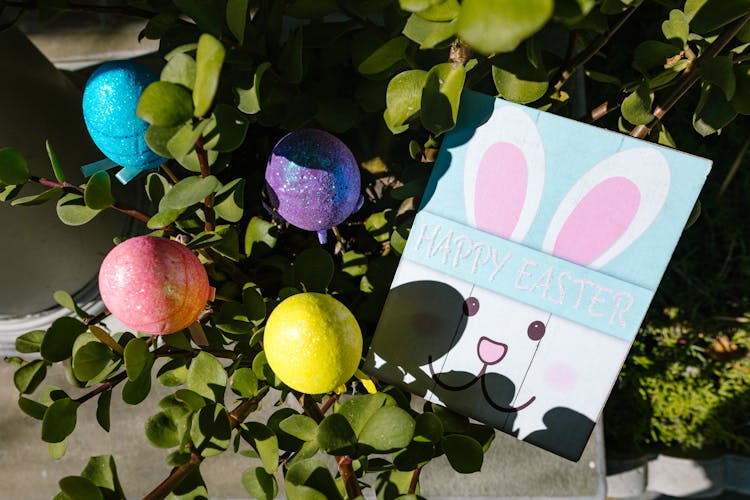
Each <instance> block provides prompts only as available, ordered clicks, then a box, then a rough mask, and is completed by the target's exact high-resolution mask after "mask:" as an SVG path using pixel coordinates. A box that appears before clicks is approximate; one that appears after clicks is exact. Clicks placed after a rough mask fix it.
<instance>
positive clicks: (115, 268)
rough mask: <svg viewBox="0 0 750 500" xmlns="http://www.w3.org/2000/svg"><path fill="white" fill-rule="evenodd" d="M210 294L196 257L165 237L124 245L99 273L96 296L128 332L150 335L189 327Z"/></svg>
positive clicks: (139, 239) (111, 254)
mask: <svg viewBox="0 0 750 500" xmlns="http://www.w3.org/2000/svg"><path fill="white" fill-rule="evenodd" d="M212 290H213V289H212V288H211V286H210V285H209V283H208V275H207V274H206V270H205V268H204V267H203V265H202V264H201V262H200V260H198V258H197V257H196V256H195V254H194V253H193V252H191V251H190V250H189V249H188V248H186V247H185V246H184V245H182V244H180V243H178V242H176V241H172V240H168V239H166V238H157V237H153V236H138V237H135V238H130V239H128V240H125V241H124V242H122V243H120V244H119V245H117V246H116V247H115V248H113V249H112V250H111V251H110V252H109V253H108V254H107V256H106V257H105V258H104V261H103V262H102V265H101V268H100V269H99V293H100V294H101V297H102V301H103V302H104V305H105V306H106V307H107V309H108V310H109V311H110V312H111V313H112V314H113V315H114V316H115V317H116V318H117V319H118V320H120V321H121V322H122V324H124V325H125V326H127V327H128V328H132V329H133V330H137V331H139V332H143V333H149V334H152V335H163V334H167V333H174V332H177V331H180V330H182V329H183V328H186V327H188V326H190V325H191V324H192V323H194V322H195V321H196V320H197V319H198V316H199V315H200V313H201V312H202V311H203V309H204V308H205V306H206V302H207V301H208V300H209V299H210V297H211V295H212Z"/></svg>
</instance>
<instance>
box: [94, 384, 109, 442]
mask: <svg viewBox="0 0 750 500" xmlns="http://www.w3.org/2000/svg"><path fill="white" fill-rule="evenodd" d="M111 403H112V391H104V392H103V393H101V395H100V396H99V399H97V400H96V421H97V423H98V424H99V426H100V427H101V428H102V429H104V430H105V431H107V432H109V423H110V422H109V409H110V406H111Z"/></svg>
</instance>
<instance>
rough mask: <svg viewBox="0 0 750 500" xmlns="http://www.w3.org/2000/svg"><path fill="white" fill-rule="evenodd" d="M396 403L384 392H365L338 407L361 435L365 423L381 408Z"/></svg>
mask: <svg viewBox="0 0 750 500" xmlns="http://www.w3.org/2000/svg"><path fill="white" fill-rule="evenodd" d="M394 404H395V403H394V401H393V399H391V398H390V397H389V396H387V395H385V394H383V393H382V392H377V393H375V394H364V395H361V396H357V397H356V398H351V399H348V400H347V401H345V402H344V404H342V405H341V407H340V408H339V409H338V413H339V414H341V415H343V416H344V417H346V419H347V420H348V421H349V425H351V427H352V429H353V430H354V432H355V434H357V435H359V434H360V433H361V432H362V429H364V427H365V424H367V422H368V421H369V420H370V419H371V418H372V416H373V415H375V413H376V412H377V411H378V410H379V409H380V408H382V407H383V406H386V405H388V406H393V405H394Z"/></svg>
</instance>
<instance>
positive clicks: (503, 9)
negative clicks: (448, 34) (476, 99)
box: [456, 0, 554, 54]
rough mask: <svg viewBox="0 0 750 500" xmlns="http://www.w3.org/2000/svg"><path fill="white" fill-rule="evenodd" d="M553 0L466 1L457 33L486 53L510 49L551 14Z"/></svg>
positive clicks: (537, 28) (542, 24)
mask: <svg viewBox="0 0 750 500" xmlns="http://www.w3.org/2000/svg"><path fill="white" fill-rule="evenodd" d="M553 9H554V2H553V1H552V0H493V1H491V2H487V1H485V0H464V2H463V3H462V4H461V13H460V14H459V16H458V24H457V26H456V28H457V32H458V36H459V38H461V39H462V40H464V41H465V42H467V43H468V44H469V45H471V47H472V48H474V49H475V50H476V51H478V52H481V53H483V54H490V53H492V52H510V51H511V50H514V49H515V48H516V47H518V46H519V45H520V44H521V42H523V41H524V40H525V39H527V38H529V37H530V36H531V35H533V34H534V33H536V32H537V31H539V30H540V29H541V28H542V27H543V26H544V25H545V24H546V23H547V21H548V20H549V18H550V17H551V16H552V11H553Z"/></svg>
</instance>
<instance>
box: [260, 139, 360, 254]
mask: <svg viewBox="0 0 750 500" xmlns="http://www.w3.org/2000/svg"><path fill="white" fill-rule="evenodd" d="M360 184H361V179H360V175H359V166H358V165H357V161H356V160H355V159H354V155H353V154H352V152H351V151H350V150H349V148H348V147H346V144H344V143H343V142H342V141H341V140H340V139H338V138H337V137H336V136H334V135H331V134H329V133H328V132H324V131H323V130H316V129H302V130H296V131H294V132H290V133H289V134H287V135H285V136H284V137H282V139H281V140H280V141H279V142H278V143H277V144H276V146H274V148H273V151H272V152H271V156H270V158H269V159H268V164H267V165H266V188H267V191H268V197H269V204H270V205H271V208H272V210H274V211H275V212H276V214H277V215H278V216H280V217H281V218H283V219H284V220H286V221H287V222H288V223H290V224H292V225H294V226H297V227H298V228H300V229H306V230H308V231H316V232H317V233H318V237H319V238H320V241H321V243H325V240H326V230H328V229H330V228H332V227H333V226H335V225H337V224H340V223H341V222H343V221H344V219H346V218H347V217H349V215H351V214H352V213H353V212H356V211H357V210H359V208H360V207H361V206H362V200H363V198H362V195H361V193H360Z"/></svg>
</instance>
